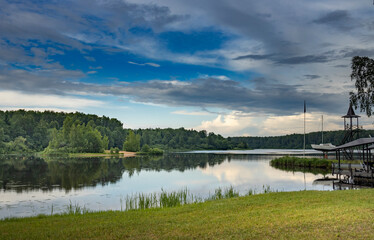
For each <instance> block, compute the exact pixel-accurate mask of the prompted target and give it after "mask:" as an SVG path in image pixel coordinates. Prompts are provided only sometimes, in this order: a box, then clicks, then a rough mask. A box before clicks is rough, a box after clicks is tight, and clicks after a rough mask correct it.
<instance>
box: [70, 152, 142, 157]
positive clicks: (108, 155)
mask: <svg viewBox="0 0 374 240" xmlns="http://www.w3.org/2000/svg"><path fill="white" fill-rule="evenodd" d="M69 156H71V157H112V156H113V157H125V158H126V157H135V156H136V152H128V151H119V152H118V153H110V151H109V150H105V152H104V153H69Z"/></svg>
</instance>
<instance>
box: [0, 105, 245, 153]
mask: <svg viewBox="0 0 374 240" xmlns="http://www.w3.org/2000/svg"><path fill="white" fill-rule="evenodd" d="M114 148H116V149H124V150H130V151H149V152H151V153H152V152H156V153H158V149H162V150H168V151H172V150H195V149H211V150H227V149H247V148H248V145H247V144H245V143H244V142H241V141H237V142H231V141H230V140H229V139H227V138H224V137H222V136H221V135H217V134H214V133H207V132H206V131H196V130H186V129H184V128H180V129H171V128H167V129H138V130H134V131H132V130H130V129H124V128H123V123H122V122H120V121H119V120H117V119H113V118H108V117H105V116H103V117H98V116H96V115H92V114H83V113H79V112H76V113H62V112H53V111H45V112H38V111H25V110H17V111H0V153H27V152H40V151H45V152H46V153H64V152H69V153H70V152H72V153H74V152H103V151H104V150H107V149H114Z"/></svg>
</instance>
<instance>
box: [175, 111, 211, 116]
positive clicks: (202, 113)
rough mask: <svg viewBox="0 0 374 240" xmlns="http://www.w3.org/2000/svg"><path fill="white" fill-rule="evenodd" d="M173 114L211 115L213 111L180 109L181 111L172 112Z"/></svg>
mask: <svg viewBox="0 0 374 240" xmlns="http://www.w3.org/2000/svg"><path fill="white" fill-rule="evenodd" d="M172 114H179V115H188V116H206V115H210V114H211V113H208V112H188V111H186V110H179V111H174V112H172Z"/></svg>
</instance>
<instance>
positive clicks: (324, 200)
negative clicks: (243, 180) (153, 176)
mask: <svg viewBox="0 0 374 240" xmlns="http://www.w3.org/2000/svg"><path fill="white" fill-rule="evenodd" d="M372 199H374V190H373V189H366V190H349V191H333V192H316V191H302V192H291V193H287V192H280V193H268V194H259V195H252V196H246V197H237V198H230V199H222V200H216V201H208V202H204V203H197V204H188V205H183V206H179V207H172V208H161V209H146V210H132V211H126V212H121V211H116V212H112V211H108V212H97V213H87V214H83V215H74V214H70V215H61V216H59V215H56V216H49V217H45V216H42V217H35V218H24V219H10V220H5V221H0V239H373V238H374V232H373V231H372V229H374V222H373V221H372V219H373V218H374V201H372Z"/></svg>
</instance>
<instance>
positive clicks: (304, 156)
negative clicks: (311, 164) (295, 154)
mask: <svg viewBox="0 0 374 240" xmlns="http://www.w3.org/2000/svg"><path fill="white" fill-rule="evenodd" d="M305 112H306V104H305V100H304V154H303V157H305Z"/></svg>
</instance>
